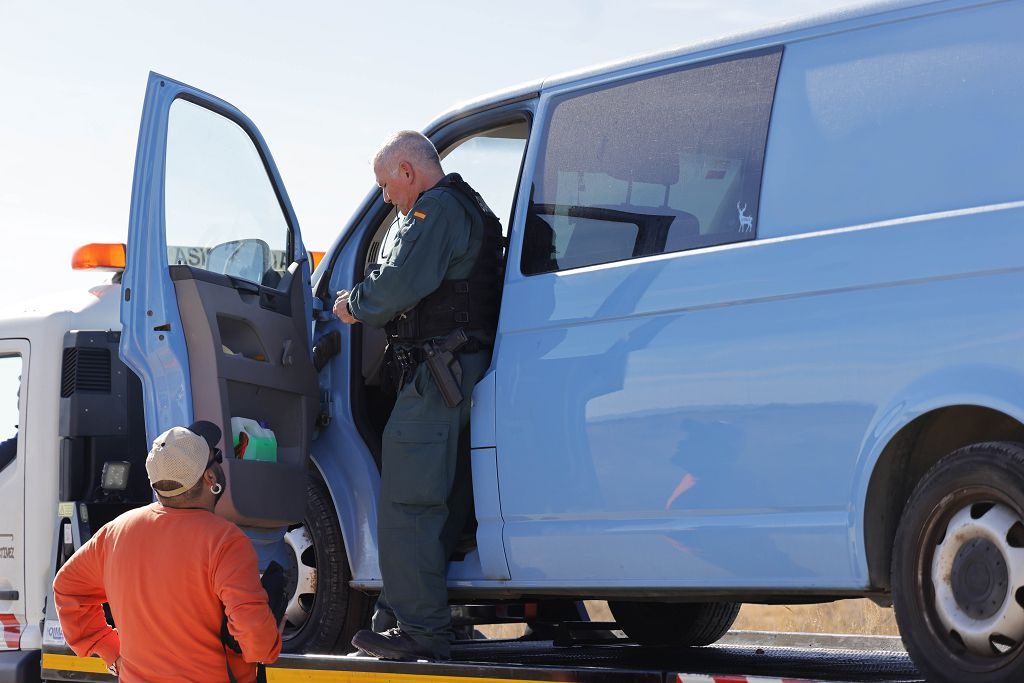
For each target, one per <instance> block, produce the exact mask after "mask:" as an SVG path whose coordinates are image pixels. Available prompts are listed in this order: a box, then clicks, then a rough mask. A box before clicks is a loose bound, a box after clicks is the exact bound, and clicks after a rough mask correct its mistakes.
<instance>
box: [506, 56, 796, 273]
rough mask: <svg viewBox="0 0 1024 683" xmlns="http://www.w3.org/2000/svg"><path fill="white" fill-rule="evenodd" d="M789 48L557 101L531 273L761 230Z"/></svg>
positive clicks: (536, 209) (537, 203)
mask: <svg viewBox="0 0 1024 683" xmlns="http://www.w3.org/2000/svg"><path fill="white" fill-rule="evenodd" d="M780 56H781V52H780V51H774V52H770V53H761V54H758V55H756V56H752V57H751V56H747V57H742V58H736V59H730V60H726V61H720V62H716V63H711V64H704V65H699V66H696V67H688V68H686V69H683V70H678V71H674V72H671V73H667V74H662V75H657V76H650V77H645V78H641V79H634V80H632V81H628V82H625V83H620V84H616V85H613V86H610V87H604V88H603V89H600V90H591V91H588V92H584V93H582V94H577V93H571V94H569V95H566V96H563V97H561V98H559V99H557V100H555V101H554V102H553V104H552V109H551V116H550V123H549V125H548V127H547V130H546V132H545V138H544V142H543V145H544V146H543V155H542V159H541V161H540V164H539V166H538V169H537V174H536V177H535V183H534V186H533V193H532V197H531V202H530V210H529V214H528V218H527V225H526V230H525V235H524V245H523V255H522V270H523V272H524V273H526V274H531V273H542V272H549V271H553V270H565V269H567V268H578V267H582V266H588V265H594V264H597V263H608V262H612V261H620V260H623V259H629V258H636V257H640V256H650V255H652V254H660V253H665V252H672V251H682V250H685V249H694V248H697V247H705V246H711V245H715V244H724V243H727V242H736V241H740V240H747V239H753V237H754V235H755V234H756V227H757V225H756V222H757V204H758V194H759V192H760V184H761V168H762V166H763V163H764V148H765V140H766V137H767V134H768V120H769V117H770V115H771V105H772V97H773V94H774V90H775V79H776V76H777V75H778V68H779V60H780Z"/></svg>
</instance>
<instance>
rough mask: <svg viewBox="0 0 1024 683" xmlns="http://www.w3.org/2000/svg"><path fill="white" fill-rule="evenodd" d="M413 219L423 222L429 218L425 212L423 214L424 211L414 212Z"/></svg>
mask: <svg viewBox="0 0 1024 683" xmlns="http://www.w3.org/2000/svg"><path fill="white" fill-rule="evenodd" d="M412 217H413V218H415V219H417V220H421V221H422V220H423V219H425V218H426V217H427V214H426V213H425V212H423V211H413V212H412Z"/></svg>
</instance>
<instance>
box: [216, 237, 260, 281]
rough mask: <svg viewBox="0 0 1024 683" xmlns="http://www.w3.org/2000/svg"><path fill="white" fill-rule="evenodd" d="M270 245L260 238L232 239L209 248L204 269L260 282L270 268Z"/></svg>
mask: <svg viewBox="0 0 1024 683" xmlns="http://www.w3.org/2000/svg"><path fill="white" fill-rule="evenodd" d="M271 265H272V262H271V260H270V245H269V244H267V243H266V242H264V241H263V240H260V239H248V240H232V241H230V242H224V243H223V244H218V245H217V246H215V247H213V248H212V249H210V253H209V254H208V255H207V257H206V269H207V270H209V271H211V272H213V273H221V274H222V275H231V276H234V277H240V278H244V279H246V280H250V281H252V282H257V283H259V282H262V281H263V275H264V273H266V272H267V271H268V270H269V269H270V268H271Z"/></svg>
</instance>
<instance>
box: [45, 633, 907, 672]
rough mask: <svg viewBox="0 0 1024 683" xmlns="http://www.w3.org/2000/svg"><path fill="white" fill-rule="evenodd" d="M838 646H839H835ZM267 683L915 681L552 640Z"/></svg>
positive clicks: (716, 654)
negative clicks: (448, 658)
mask: <svg viewBox="0 0 1024 683" xmlns="http://www.w3.org/2000/svg"><path fill="white" fill-rule="evenodd" d="M837 642H838V643H841V642H842V639H838V640H837ZM42 660H43V662H42V663H43V672H42V673H43V680H52V681H95V682H97V683H100V682H103V683H106V682H108V681H113V680H114V678H113V677H112V676H109V675H105V668H104V667H103V664H102V662H101V661H99V660H95V659H94V658H90V660H92V661H90V660H85V659H80V658H77V657H74V656H68V655H66V654H64V655H61V654H57V653H52V652H46V653H44V654H43V658H42ZM264 675H265V677H266V678H265V680H266V682H267V683H292V682H298V681H302V682H305V683H343V682H344V683H436V682H438V681H461V682H465V683H504V682H505V681H574V682H579V683H619V682H625V681H630V682H636V683H798V682H799V683H803V682H804V681H815V682H818V681H821V682H826V681H827V682H829V683H839V682H842V683H854V682H857V683H862V682H863V683H868V682H871V683H881V682H883V681H884V682H887V683H912V682H913V683H916V682H919V681H922V680H923V679H922V677H921V675H920V674H919V673H918V671H917V669H916V668H915V667H914V665H913V663H912V662H911V661H910V657H909V656H908V655H907V654H906V653H905V652H901V651H884V650H861V649H841V648H836V647H826V648H823V647H820V646H819V647H814V648H810V647H793V646H776V645H757V644H733V643H731V642H729V641H728V640H727V641H726V642H724V643H718V644H715V645H709V646H706V647H694V648H671V649H668V648H652V647H643V646H640V645H635V644H631V643H615V642H612V643H611V644H593V643H587V644H577V645H571V646H556V645H555V644H553V643H552V641H515V640H476V641H466V642H460V643H458V644H456V645H455V646H454V647H453V648H452V660H451V661H450V662H426V661H420V662H388V661H380V660H377V659H372V658H369V657H352V656H347V657H346V656H329V655H282V656H281V658H280V659H278V661H277V662H275V663H274V664H273V665H271V666H268V667H266V669H265V671H264Z"/></svg>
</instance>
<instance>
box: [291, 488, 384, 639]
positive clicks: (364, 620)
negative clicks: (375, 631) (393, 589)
mask: <svg viewBox="0 0 1024 683" xmlns="http://www.w3.org/2000/svg"><path fill="white" fill-rule="evenodd" d="M308 494H309V495H308V499H307V502H306V515H305V518H304V519H303V521H302V524H297V525H295V526H293V527H291V528H289V530H288V536H287V537H286V538H287V542H288V545H289V556H290V557H289V559H290V562H289V567H288V570H289V577H290V581H289V584H288V589H287V593H288V596H289V603H288V604H289V610H290V611H289V612H286V615H291V616H292V617H294V618H292V619H289V618H287V616H286V621H285V629H284V634H283V635H282V641H283V643H282V645H283V647H282V649H283V651H284V652H287V653H293V654H302V653H316V654H335V653H347V652H351V651H352V649H353V648H352V645H351V641H352V636H353V635H355V633H356V631H358V630H359V629H361V628H368V627H369V621H370V611H371V609H372V606H373V598H371V597H370V596H369V595H366V594H365V593H361V592H359V591H357V590H354V589H352V588H350V587H349V582H350V581H351V580H352V573H351V571H350V569H349V563H348V555H347V554H346V553H345V543H344V541H343V539H342V536H341V526H340V525H339V523H338V516H337V514H336V513H335V511H334V504H333V503H332V502H331V494H330V492H329V491H328V490H327V485H326V484H325V483H324V482H323V479H321V477H320V475H319V473H315V472H314V473H312V474H311V475H310V478H309V487H308ZM296 539H298V540H296ZM296 551H298V552H296ZM300 563H301V564H302V565H304V566H305V569H304V570H303V571H302V572H300V569H302V568H301V567H299V566H298V565H299V564H300ZM309 569H313V570H315V574H314V575H313V578H312V581H311V582H309V581H306V582H304V586H306V587H309V585H310V584H311V585H312V587H313V588H312V592H308V593H307V592H305V591H304V590H303V591H302V592H301V593H300V594H299V595H298V596H297V595H296V592H297V591H300V588H299V586H298V583H299V578H300V577H301V576H302V575H303V573H305V575H307V576H308V570H309ZM303 617H304V618H303Z"/></svg>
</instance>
